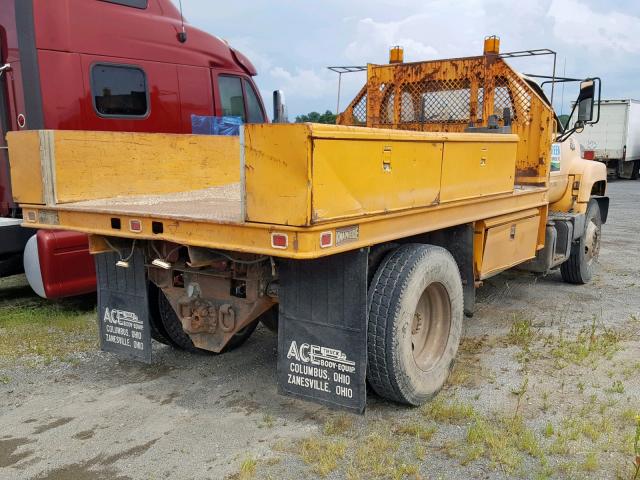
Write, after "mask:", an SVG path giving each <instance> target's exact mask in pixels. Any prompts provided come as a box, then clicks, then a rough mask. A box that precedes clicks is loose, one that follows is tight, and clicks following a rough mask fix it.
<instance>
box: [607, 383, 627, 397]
mask: <svg viewBox="0 0 640 480" xmlns="http://www.w3.org/2000/svg"><path fill="white" fill-rule="evenodd" d="M605 391H606V392H607V393H618V394H623V393H624V384H623V383H622V381H620V380H615V381H614V382H613V384H612V385H611V387H609V388H607V389H606V390H605Z"/></svg>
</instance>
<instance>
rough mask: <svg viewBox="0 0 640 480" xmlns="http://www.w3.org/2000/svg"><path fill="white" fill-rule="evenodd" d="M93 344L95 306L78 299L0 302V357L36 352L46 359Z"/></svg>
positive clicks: (65, 354)
mask: <svg viewBox="0 0 640 480" xmlns="http://www.w3.org/2000/svg"><path fill="white" fill-rule="evenodd" d="M97 347H98V334H97V322H96V313H95V310H94V309H93V308H92V309H91V310H90V311H87V309H86V305H79V303H78V301H65V302H59V303H54V302H50V301H44V300H43V301H42V302H40V301H38V300H34V301H33V302H29V303H27V304H18V305H15V304H13V305H5V304H2V305H0V358H2V357H4V358H7V359H16V358H20V357H23V356H27V355H37V356H39V357H42V358H43V359H44V360H45V362H50V361H51V360H54V359H63V358H67V357H69V356H70V355H72V354H74V353H78V352H86V351H91V350H95V349H96V348H97Z"/></svg>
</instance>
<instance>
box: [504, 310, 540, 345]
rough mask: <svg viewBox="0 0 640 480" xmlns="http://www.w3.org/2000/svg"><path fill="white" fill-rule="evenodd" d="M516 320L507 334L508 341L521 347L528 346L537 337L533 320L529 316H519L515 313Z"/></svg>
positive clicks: (514, 318)
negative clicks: (533, 327) (532, 325)
mask: <svg viewBox="0 0 640 480" xmlns="http://www.w3.org/2000/svg"><path fill="white" fill-rule="evenodd" d="M513 320H514V322H513V323H512V324H511V329H510V330H509V334H508V335H507V342H508V343H510V344H511V345H518V346H520V347H528V346H529V345H530V344H531V341H532V340H533V338H534V337H535V332H534V331H533V329H532V327H531V320H530V319H528V318H524V319H523V318H518V315H517V314H515V313H514V314H513Z"/></svg>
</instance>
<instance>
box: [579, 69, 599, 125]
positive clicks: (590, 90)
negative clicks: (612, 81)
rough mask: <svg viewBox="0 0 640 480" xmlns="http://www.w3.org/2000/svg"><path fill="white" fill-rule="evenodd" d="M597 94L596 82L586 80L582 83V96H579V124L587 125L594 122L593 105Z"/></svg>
mask: <svg viewBox="0 0 640 480" xmlns="http://www.w3.org/2000/svg"><path fill="white" fill-rule="evenodd" d="M595 94H596V82H595V81H594V80H585V81H584V82H580V94H579V95H578V101H577V103H578V119H577V122H576V123H577V124H585V123H588V122H591V121H592V120H593V104H594V99H595Z"/></svg>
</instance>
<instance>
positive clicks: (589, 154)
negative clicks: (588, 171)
mask: <svg viewBox="0 0 640 480" xmlns="http://www.w3.org/2000/svg"><path fill="white" fill-rule="evenodd" d="M582 158H584V159H585V160H593V159H594V158H596V152H594V151H593V150H585V151H584V152H583V153H582Z"/></svg>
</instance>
